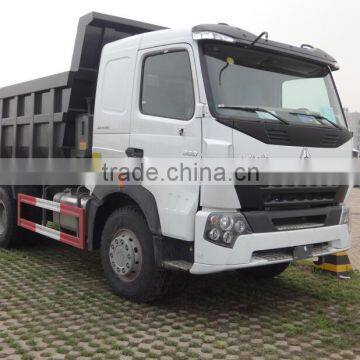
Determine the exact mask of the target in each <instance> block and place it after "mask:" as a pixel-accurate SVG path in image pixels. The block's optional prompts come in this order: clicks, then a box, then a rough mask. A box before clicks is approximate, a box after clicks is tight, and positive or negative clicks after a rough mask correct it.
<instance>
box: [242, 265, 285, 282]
mask: <svg viewBox="0 0 360 360" xmlns="http://www.w3.org/2000/svg"><path fill="white" fill-rule="evenodd" d="M289 265H290V263H289V262H284V263H279V264H272V265H264V266H257V267H253V268H247V269H239V270H236V271H237V273H238V274H239V275H241V277H244V278H251V279H255V280H263V279H264V280H265V279H272V278H274V277H276V276H278V275H280V274H281V273H282V272H284V271H285V270H286V269H287V268H288V266H289Z"/></svg>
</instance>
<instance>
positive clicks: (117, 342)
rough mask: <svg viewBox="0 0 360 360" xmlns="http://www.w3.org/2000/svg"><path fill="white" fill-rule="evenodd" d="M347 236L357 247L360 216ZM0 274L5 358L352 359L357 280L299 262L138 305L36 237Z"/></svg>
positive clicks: (89, 264)
mask: <svg viewBox="0 0 360 360" xmlns="http://www.w3.org/2000/svg"><path fill="white" fill-rule="evenodd" d="M354 191H358V193H357V194H356V193H355V195H353V196H355V197H353V198H352V204H354V203H356V202H357V201H358V200H359V204H360V191H359V190H354ZM353 206H354V205H353ZM356 211H357V210H356ZM354 216H355V220H354ZM356 216H358V220H357V218H356ZM354 231H355V232H354ZM353 236H355V237H356V236H358V238H359V239H360V210H359V214H358V215H356V212H355V211H353ZM359 243H360V241H359ZM354 254H356V249H355V253H354V252H353V253H351V252H350V256H352V258H354ZM359 255H360V254H359ZM359 257H360V256H359ZM0 274H1V276H0V358H4V359H31V358H33V359H46V358H47V359H57V358H58V359H96V358H99V359H102V358H103V359H121V360H122V359H149V358H156V359H164V360H168V359H199V358H201V359H229V360H230V359H234V360H237V359H245V358H246V359H251V358H254V359H266V360H268V359H269V360H270V359H280V358H284V359H289V358H291V359H315V358H316V359H320V358H329V357H330V356H331V358H332V359H334V360H336V359H338V358H342V359H345V358H346V359H356V358H359V356H360V316H359V315H360V274H359V273H354V274H352V275H351V280H349V281H340V280H338V279H337V278H336V277H334V276H330V275H326V274H319V273H314V272H313V271H312V267H311V264H310V263H306V262H304V263H300V264H297V265H294V266H291V267H290V268H289V269H288V270H287V271H286V272H285V273H284V274H282V275H281V276H279V277H278V278H277V279H274V280H272V281H270V282H264V283H262V282H259V283H254V282H248V281H245V280H240V279H239V278H238V277H237V275H236V273H231V272H229V273H225V274H218V275H212V276H204V277H192V278H190V279H188V278H184V281H187V282H188V284H187V286H186V288H185V289H184V290H183V292H182V293H180V294H176V295H174V296H173V297H169V298H166V299H164V300H163V301H161V302H160V303H158V304H152V305H143V304H136V303H132V302H130V301H127V300H124V299H122V298H120V297H117V296H115V295H114V294H113V293H112V292H111V291H110V289H109V286H108V285H107V284H106V282H105V280H104V278H103V275H102V270H101V266H100V259H99V254H98V253H96V252H95V253H86V252H81V251H78V250H76V249H72V248H70V247H67V246H65V245H62V244H57V243H55V242H52V241H48V240H44V239H39V242H38V244H37V245H36V246H34V247H28V246H24V247H21V248H18V249H15V250H12V251H7V250H0Z"/></svg>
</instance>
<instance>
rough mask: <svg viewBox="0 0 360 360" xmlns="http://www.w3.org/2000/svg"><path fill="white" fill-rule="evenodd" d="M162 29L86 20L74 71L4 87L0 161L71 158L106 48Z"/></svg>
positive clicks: (104, 18) (100, 17)
mask: <svg viewBox="0 0 360 360" xmlns="http://www.w3.org/2000/svg"><path fill="white" fill-rule="evenodd" d="M161 29H163V28H162V27H160V26H156V25H151V24H146V23H142V22H138V21H133V20H128V19H123V18H119V17H115V16H109V15H104V14H99V13H90V14H88V15H85V16H83V17H82V18H80V21H79V25H78V31H77V35H76V40H75V47H74V52H73V58H72V63H71V68H70V71H68V72H64V73H60V74H56V75H52V76H48V77H45V78H41V79H37V80H33V81H28V82H24V83H21V84H16V85H12V86H8V87H5V88H2V89H0V157H1V158H12V157H16V158H44V157H45V158H46V157H50V158H52V157H71V156H72V154H73V151H72V150H73V149H74V147H75V126H76V119H77V118H78V117H79V115H81V114H87V113H89V110H90V112H92V104H93V103H94V98H95V91H96V82H97V74H98V67H99V62H100V57H101V51H102V48H103V47H104V45H106V44H108V43H110V42H113V41H116V40H120V39H123V38H126V37H129V36H133V35H137V34H141V33H144V32H149V31H156V30H161ZM89 104H90V106H89Z"/></svg>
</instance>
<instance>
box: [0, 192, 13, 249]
mask: <svg viewBox="0 0 360 360" xmlns="http://www.w3.org/2000/svg"><path fill="white" fill-rule="evenodd" d="M16 235H17V224H16V203H15V201H14V200H13V199H12V197H11V195H10V194H9V192H8V190H7V189H5V188H3V187H0V247H1V248H9V247H11V246H12V245H14V243H15V242H16V240H17V239H16Z"/></svg>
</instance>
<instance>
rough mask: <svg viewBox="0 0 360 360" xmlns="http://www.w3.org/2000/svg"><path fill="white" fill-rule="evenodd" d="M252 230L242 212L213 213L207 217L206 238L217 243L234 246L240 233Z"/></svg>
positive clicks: (247, 232)
mask: <svg viewBox="0 0 360 360" xmlns="http://www.w3.org/2000/svg"><path fill="white" fill-rule="evenodd" d="M251 232H252V231H251V229H250V226H249V224H248V223H247V221H246V219H245V217H244V215H242V214H240V213H212V214H210V215H209V217H208V219H207V223H206V227H205V234H204V238H205V239H206V240H208V241H210V242H213V243H215V244H217V245H221V246H226V247H233V246H234V243H235V240H236V238H237V237H238V236H239V235H243V234H250V233H251Z"/></svg>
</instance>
